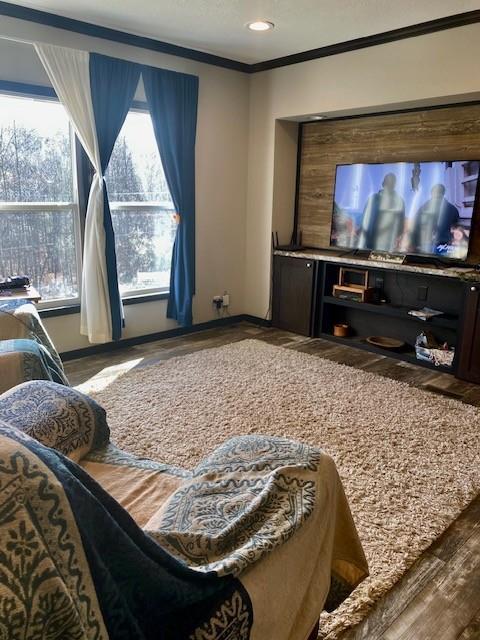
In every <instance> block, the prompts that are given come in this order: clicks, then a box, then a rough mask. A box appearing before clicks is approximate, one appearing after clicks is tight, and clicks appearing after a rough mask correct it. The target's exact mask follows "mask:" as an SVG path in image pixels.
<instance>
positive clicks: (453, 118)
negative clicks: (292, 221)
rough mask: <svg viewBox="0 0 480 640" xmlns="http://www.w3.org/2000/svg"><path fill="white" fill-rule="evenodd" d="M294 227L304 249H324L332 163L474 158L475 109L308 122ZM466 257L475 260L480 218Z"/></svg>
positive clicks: (478, 118)
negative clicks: (296, 223)
mask: <svg viewBox="0 0 480 640" xmlns="http://www.w3.org/2000/svg"><path fill="white" fill-rule="evenodd" d="M300 154H301V155H300V173H299V185H298V208H297V211H298V228H299V229H301V231H302V242H303V244H304V245H305V246H308V247H316V248H322V247H328V246H329V243H330V223H331V216H332V206H333V191H334V182H335V165H337V164H348V163H355V162H365V163H366V162H415V161H428V160H479V159H480V105H466V106H454V107H445V108H443V107H442V108H440V109H427V110H423V111H412V112H408V113H393V114H388V115H381V116H364V117H363V116H362V117H358V118H348V119H343V120H332V121H330V122H329V121H328V120H327V121H325V122H312V123H307V124H304V125H303V126H302V133H301V151H300ZM475 227H476V228H475V229H472V242H471V251H470V259H472V260H476V261H478V260H479V259H480V214H479V215H476V216H475Z"/></svg>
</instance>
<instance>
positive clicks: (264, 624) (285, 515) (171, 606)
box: [0, 381, 367, 640]
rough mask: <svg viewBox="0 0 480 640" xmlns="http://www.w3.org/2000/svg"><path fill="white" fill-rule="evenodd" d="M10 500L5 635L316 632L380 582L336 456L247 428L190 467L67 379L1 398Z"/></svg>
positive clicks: (3, 521)
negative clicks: (137, 441)
mask: <svg viewBox="0 0 480 640" xmlns="http://www.w3.org/2000/svg"><path fill="white" fill-rule="evenodd" d="M166 428H168V425H166ZM0 504H1V508H0V637H8V638H15V639H18V640H20V639H23V638H32V639H33V638H37V637H38V638H39V637H42V638H46V637H48V638H50V637H51V638H72V639H73V638H76V639H79V640H80V639H83V638H98V639H99V638H111V639H112V640H118V639H122V638H125V639H132V640H133V639H135V640H142V639H145V640H150V639H152V640H153V639H162V640H163V639H164V640H187V638H188V639H189V640H248V639H250V640H269V639H272V640H306V639H307V638H309V637H313V635H316V623H317V621H318V617H319V614H320V612H321V611H322V609H324V608H327V607H328V608H329V609H332V608H335V607H336V606H337V605H338V604H339V603H340V602H341V601H342V600H343V599H345V598H346V597H347V596H348V594H349V593H350V592H351V590H352V589H353V588H354V587H355V586H356V585H357V584H358V582H360V581H361V580H362V579H363V578H364V577H365V576H366V575H367V565H366V561H365V557H364V554H363V551H362V548H361V545H360V542H359V540H358V537H357V533H356V530H355V526H354V524H353V521H352V518H351V515H350V511H349V508H348V504H347V501H346V499H345V495H344V493H343V489H342V485H341V482H340V480H339V477H338V474H337V472H336V469H335V465H334V463H333V461H332V459H331V458H330V457H329V456H327V455H326V454H325V453H323V452H321V451H320V450H318V449H314V448H311V447H307V446H305V445H302V444H299V443H295V442H290V441H288V440H285V439H283V438H271V437H269V438H266V437H262V436H248V437H243V438H234V439H233V440H230V441H228V442H226V443H224V445H222V446H221V447H219V448H218V449H217V450H216V451H214V452H213V453H212V454H211V455H210V456H209V457H208V458H207V459H205V460H204V461H203V462H202V463H201V464H200V465H198V467H197V468H196V469H194V470H193V471H186V470H183V469H179V468H175V467H171V466H168V465H165V464H162V463H160V462H158V461H152V460H147V459H141V458H138V457H136V456H134V455H132V454H129V453H127V452H125V451H121V450H120V449H118V448H116V447H115V446H114V445H113V444H112V443H111V442H110V431H109V428H108V425H107V421H106V416H105V412H104V411H103V409H102V408H101V407H99V405H98V404H96V403H95V402H94V401H93V400H91V399H90V398H88V397H87V396H84V395H82V394H81V393H79V392H78V391H76V390H74V389H72V388H69V387H65V386H61V385H58V384H55V383H53V382H39V381H34V382H27V383H24V384H21V385H19V386H17V387H15V388H13V389H11V390H10V391H8V392H7V393H5V394H3V395H2V396H0ZM312 634H313V635H312Z"/></svg>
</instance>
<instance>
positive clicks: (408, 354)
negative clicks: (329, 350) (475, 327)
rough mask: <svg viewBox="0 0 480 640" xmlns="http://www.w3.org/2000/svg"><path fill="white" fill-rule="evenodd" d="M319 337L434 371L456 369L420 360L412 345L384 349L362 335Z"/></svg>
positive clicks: (323, 334) (448, 371) (444, 371)
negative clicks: (396, 348) (398, 348)
mask: <svg viewBox="0 0 480 640" xmlns="http://www.w3.org/2000/svg"><path fill="white" fill-rule="evenodd" d="M420 322H422V321H420ZM319 337H320V338H324V339H325V340H331V341H332V342H338V343H340V344H344V345H347V346H349V347H356V348H357V349H363V350H364V351H370V352H371V353H376V354H378V355H381V356H389V357H391V358H395V359H396V360H402V361H403V362H410V363H411V364H415V365H418V366H419V367H426V368H427V369H433V370H434V371H438V372H439V373H452V372H453V370H454V366H452V367H445V366H441V365H440V366H436V365H434V364H432V363H431V362H427V361H426V360H419V359H418V358H417V357H416V355H415V351H414V350H413V348H412V347H411V346H410V345H406V346H405V347H404V348H403V349H401V350H391V349H382V348H380V347H376V346H375V345H373V344H370V343H369V342H367V341H366V339H365V338H361V337H351V338H341V337H339V336H334V335H333V334H331V333H321V334H320V336H319ZM454 364H455V363H454Z"/></svg>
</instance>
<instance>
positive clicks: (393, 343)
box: [367, 336, 405, 351]
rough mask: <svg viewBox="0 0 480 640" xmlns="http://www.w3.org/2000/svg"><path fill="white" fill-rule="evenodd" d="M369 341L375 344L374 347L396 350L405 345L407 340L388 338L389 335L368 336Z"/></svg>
mask: <svg viewBox="0 0 480 640" xmlns="http://www.w3.org/2000/svg"><path fill="white" fill-rule="evenodd" d="M367 342H368V343H369V344H373V346H374V347H380V348H381V349H389V350H390V351H396V350H398V349H401V348H402V347H404V346H405V342H402V340H397V339H396V338H388V337H387V336H368V338H367Z"/></svg>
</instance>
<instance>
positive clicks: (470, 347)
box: [457, 285, 480, 383]
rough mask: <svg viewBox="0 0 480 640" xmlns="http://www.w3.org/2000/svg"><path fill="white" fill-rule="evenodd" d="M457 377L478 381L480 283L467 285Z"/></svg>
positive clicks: (479, 377)
mask: <svg viewBox="0 0 480 640" xmlns="http://www.w3.org/2000/svg"><path fill="white" fill-rule="evenodd" d="M457 377H458V378H462V379H463V380H469V381H470V382H477V383H480V285H471V286H469V287H468V289H467V292H466V294H465V306H464V309H463V328H462V338H461V343H460V350H459V354H458V367H457Z"/></svg>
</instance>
